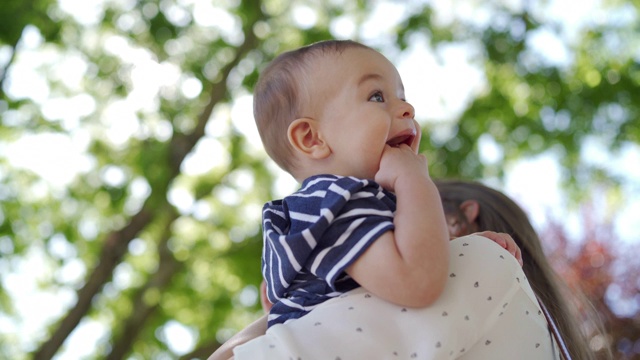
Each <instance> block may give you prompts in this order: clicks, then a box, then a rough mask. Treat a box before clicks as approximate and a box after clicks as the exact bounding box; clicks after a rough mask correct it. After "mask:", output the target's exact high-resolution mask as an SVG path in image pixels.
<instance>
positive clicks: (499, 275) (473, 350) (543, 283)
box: [210, 181, 595, 359]
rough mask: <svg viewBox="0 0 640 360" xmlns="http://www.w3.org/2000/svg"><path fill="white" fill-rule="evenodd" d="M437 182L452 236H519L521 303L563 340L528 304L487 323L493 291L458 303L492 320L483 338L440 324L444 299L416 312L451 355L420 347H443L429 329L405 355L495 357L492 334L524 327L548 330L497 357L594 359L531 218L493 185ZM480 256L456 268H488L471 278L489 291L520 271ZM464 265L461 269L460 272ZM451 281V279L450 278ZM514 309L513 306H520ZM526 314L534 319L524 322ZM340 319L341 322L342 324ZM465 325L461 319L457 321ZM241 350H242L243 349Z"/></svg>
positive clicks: (245, 334) (260, 329) (260, 325)
mask: <svg viewBox="0 0 640 360" xmlns="http://www.w3.org/2000/svg"><path fill="white" fill-rule="evenodd" d="M437 186H438V189H439V191H440V195H441V198H442V202H443V207H444V210H445V214H446V216H447V222H448V224H449V230H450V233H451V235H452V237H458V236H463V235H467V234H471V233H474V232H477V231H484V230H489V229H490V230H492V231H496V232H502V233H506V234H509V235H511V236H512V237H513V239H514V240H515V241H516V243H517V244H518V246H519V247H520V249H521V251H522V259H523V260H524V269H523V270H524V273H525V274H526V277H527V278H528V280H529V283H530V284H531V288H533V290H534V292H535V295H533V292H527V291H526V289H525V291H520V295H521V299H520V301H521V302H524V303H527V304H525V305H526V306H531V305H532V303H533V302H535V301H536V300H535V296H537V298H538V300H539V301H540V303H541V304H543V305H542V306H541V307H540V308H539V309H545V308H546V309H548V310H549V313H550V316H551V318H552V319H554V320H555V321H553V320H552V321H551V323H555V324H557V328H558V330H559V331H558V333H559V334H561V339H563V340H564V341H563V340H560V341H558V342H556V341H554V340H553V338H552V337H551V335H552V334H551V332H548V333H547V332H546V325H547V323H546V322H545V321H544V317H542V316H541V315H540V314H539V310H538V311H536V310H535V309H534V308H527V307H526V306H525V307H522V308H521V309H524V310H522V311H510V312H506V311H505V313H506V314H507V315H508V316H502V311H501V312H500V313H498V314H497V316H498V317H495V319H498V318H499V319H500V320H499V322H495V321H494V320H489V318H490V316H489V315H488V314H487V313H489V312H492V311H494V312H495V310H494V309H495V308H487V310H483V309H484V308H482V306H484V305H486V304H490V303H491V301H487V300H489V299H491V296H489V297H486V296H485V297H486V299H484V300H485V301H484V302H482V303H481V302H480V301H478V300H470V302H469V303H466V304H465V305H460V306H459V307H469V306H470V304H471V307H473V308H474V310H477V311H479V312H477V313H474V314H473V315H472V316H471V319H477V318H479V317H482V316H485V315H486V316H485V317H486V319H484V318H483V320H481V321H480V323H479V324H481V325H482V324H487V323H489V322H491V321H493V322H491V323H492V324H494V323H495V324H498V325H495V326H494V325H492V326H491V327H492V329H491V330H482V332H483V333H482V334H480V335H478V334H477V332H478V331H479V330H478V331H475V332H474V331H471V332H469V333H465V332H464V331H467V330H468V326H467V327H465V328H464V329H463V330H461V329H462V328H461V327H460V326H459V325H455V324H454V325H452V323H451V322H450V321H448V322H445V323H438V321H440V320H442V319H445V314H447V311H442V310H441V308H439V307H438V306H446V305H442V304H441V305H436V306H434V307H430V309H431V310H430V311H431V312H432V313H433V314H436V313H437V315H438V317H433V318H429V317H428V316H429V315H428V314H427V315H424V314H423V315H421V316H427V317H422V318H420V319H421V322H422V323H429V324H431V328H430V330H431V331H436V332H437V334H436V335H437V336H440V337H445V338H446V339H447V340H454V341H453V342H454V343H455V344H454V345H451V346H452V349H453V347H455V346H457V348H456V350H455V352H456V353H455V354H454V353H453V350H451V351H449V350H447V351H446V352H442V351H440V353H435V352H433V353H429V354H427V355H425V351H436V350H437V348H441V347H443V346H444V345H443V344H444V343H445V342H444V341H443V342H442V343H441V342H440V341H432V340H431V339H429V338H430V337H431V336H432V333H429V336H425V337H423V338H424V339H426V340H424V342H425V343H429V342H431V344H430V345H432V346H431V348H421V349H420V351H416V352H415V353H410V354H409V355H415V356H416V357H418V355H423V356H427V357H428V358H436V357H438V356H443V358H445V356H446V358H470V359H478V358H494V357H495V353H490V352H489V353H488V352H487V351H490V350H491V349H492V348H493V349H496V348H498V342H497V341H495V340H494V341H493V343H492V340H493V339H494V338H503V339H504V338H505V337H507V336H515V339H517V336H516V335H515V332H517V331H518V330H520V331H523V334H527V335H525V336H527V337H531V338H533V337H535V335H533V334H534V333H537V334H538V336H540V334H543V335H544V333H546V338H545V339H543V340H532V341H531V342H532V344H533V343H535V344H534V345H533V348H532V349H529V350H527V348H526V346H529V345H528V344H525V343H523V344H524V345H521V344H520V343H519V342H517V341H519V340H511V342H512V343H513V344H512V345H513V346H511V348H508V349H507V348H503V349H501V350H499V353H500V355H501V356H505V358H509V357H507V356H506V355H505V354H507V353H508V352H509V351H511V352H512V353H513V354H514V355H511V356H512V358H524V356H525V355H529V356H531V357H532V358H536V357H535V355H532V354H534V348H538V347H542V348H545V349H547V350H545V351H546V352H545V357H547V358H561V357H560V355H559V354H560V352H561V350H562V347H563V346H562V344H565V346H566V349H567V353H568V354H566V355H565V356H563V357H565V358H566V357H568V356H569V357H571V358H573V359H594V358H595V356H594V354H593V353H592V352H591V351H590V350H589V347H588V345H587V342H586V340H585V338H584V337H583V336H582V335H581V334H580V333H579V331H578V329H579V327H578V326H577V324H575V320H573V319H572V318H571V317H570V315H569V314H570V313H569V311H568V310H567V309H568V307H567V305H566V303H565V301H564V299H563V298H562V296H561V294H560V291H559V288H558V285H557V284H558V282H557V280H556V279H555V275H554V273H553V271H552V269H551V267H550V266H549V263H548V262H547V260H546V258H545V256H544V253H543V251H542V247H541V244H540V241H539V238H538V236H537V235H536V233H535V231H534V230H533V228H532V226H531V224H530V222H529V220H528V219H527V217H526V215H525V213H524V212H523V211H522V209H521V208H520V207H518V206H517V205H516V204H515V203H514V202H513V201H512V200H510V199H509V198H508V197H506V196H505V195H503V194H502V193H500V192H498V191H495V190H493V189H490V188H488V187H486V186H484V185H481V184H479V183H475V182H465V181H441V182H438V183H437ZM465 239H467V238H465ZM480 239H481V238H480ZM472 241H478V243H481V242H482V241H481V240H479V239H478V240H474V238H468V240H466V241H454V242H456V244H454V242H452V246H458V249H460V250H461V251H462V249H463V248H464V246H465V245H476V243H471V242H472ZM470 243H471V244H470ZM494 250H495V249H494ZM474 254H475V251H474V252H471V253H467V254H466V255H467V258H468V259H471V258H472V256H470V255H474ZM478 259H479V260H478V261H484V263H480V264H478V263H476V264H475V265H457V266H458V269H460V268H462V269H460V270H465V271H467V272H469V273H474V272H477V271H476V270H482V271H484V272H488V273H489V274H494V275H492V276H491V278H492V279H491V280H492V281H493V282H494V284H487V282H488V280H487V279H484V280H482V281H480V282H479V284H478V282H476V283H477V285H478V287H485V286H487V285H488V287H490V288H492V289H493V288H497V289H500V288H501V287H502V285H504V284H505V283H506V282H507V281H509V280H508V278H510V277H509V276H507V277H506V278H505V277H504V276H503V275H505V273H508V275H511V274H512V273H513V274H517V273H518V271H520V269H519V266H517V265H513V263H515V262H512V263H511V264H510V266H511V267H508V268H495V269H494V270H488V269H489V268H490V267H491V266H493V265H494V264H496V265H498V266H502V265H499V263H495V261H493V260H482V258H481V257H480V258H478ZM492 259H493V258H492ZM452 260H454V261H455V260H457V259H452ZM455 266H456V265H454V267H455ZM465 267H466V269H464V268H465ZM456 271H457V270H456ZM482 271H480V272H482ZM461 272H462V271H461ZM452 275H455V271H454V272H452ZM460 279H461V277H460V272H458V278H457V280H460ZM450 282H451V283H455V281H454V280H452V281H450ZM518 282H520V279H519V278H518ZM523 282H525V283H526V280H525V279H524V277H523ZM527 287H528V285H527ZM505 288H508V287H505ZM456 291H458V292H456ZM474 291H475V290H467V289H466V288H464V289H458V290H455V289H454V291H453V292H452V294H455V295H445V299H443V302H444V303H445V304H447V303H449V302H451V301H450V299H463V300H466V299H467V298H469V297H470V296H471V294H474ZM492 291H493V290H492ZM527 294H528V295H529V296H528V298H527V296H526V295H527ZM354 295H363V294H361V293H358V292H356V293H355V294H354ZM364 295H366V294H364ZM447 296H448V297H447ZM473 296H475V295H473ZM499 296H502V295H499ZM448 299H449V300H448ZM340 301H343V300H337V301H336V302H335V304H332V305H333V306H334V308H335V307H336V306H338V307H340V306H342V305H344V304H343V303H340ZM360 301H361V300H360ZM505 303H506V302H505ZM512 303H513V302H512ZM367 304H368V303H367ZM358 305H363V303H358ZM503 305H504V304H503ZM536 305H537V304H536ZM267 306H268V304H267ZM367 306H368V305H367ZM342 308H344V307H342ZM511 308H514V307H513V306H511V307H510V309H511ZM515 308H516V309H518V307H517V306H516V307H515ZM375 309H377V310H376V311H384V309H386V308H385V307H384V306H383V307H379V308H375ZM536 309H538V308H536ZM314 311H315V310H314ZM326 311H329V310H326ZM331 311H333V312H334V313H335V312H336V311H334V310H331ZM331 311H329V314H331ZM426 312H428V311H427V310H425V311H423V313H426ZM312 314H313V312H312ZM433 314H431V315H433ZM525 314H526V315H525ZM346 315H349V316H350V313H349V312H348V311H346V312H344V314H341V315H339V316H346ZM447 315H448V314H447ZM534 315H535V316H534ZM315 316H316V320H317V319H325V318H326V314H325V315H323V314H322V313H321V312H317V313H316V314H315ZM530 316H531V317H530ZM382 317H383V316H380V318H382ZM508 317H510V318H508ZM449 318H452V317H449ZM507 318H508V319H507ZM530 318H531V319H533V320H535V321H529V319H530ZM425 319H428V320H425ZM492 319H493V318H492ZM311 320H313V319H312V318H311V319H309V321H311ZM349 321H358V320H349ZM316 322H317V323H319V322H320V321H316ZM343 323H345V322H344V321H343ZM347 323H348V322H347ZM462 323H463V324H464V321H462ZM505 324H506V325H505ZM294 325H295V323H294ZM299 325H300V324H299ZM385 325H386V326H385V327H386V328H387V329H392V330H393V331H391V333H393V334H395V333H398V329H399V330H401V331H404V330H405V329H404V328H401V327H402V326H403V325H398V326H399V327H400V328H398V327H394V326H395V325H394V324H392V323H387V324H385ZM300 326H302V328H299V330H296V331H292V334H294V335H295V334H301V335H300V337H299V339H295V340H296V341H298V342H301V341H305V339H307V338H309V337H310V334H308V333H306V332H308V330H309V329H308V328H304V323H302V324H301V325H300ZM479 326H480V325H479ZM482 326H483V325H482ZM526 326H531V328H530V329H527V330H525V328H526ZM265 330H266V322H265V320H264V319H260V320H258V321H256V322H254V323H253V324H252V325H250V326H249V327H247V328H246V329H245V330H243V331H241V332H240V333H239V334H238V335H236V336H235V337H234V338H232V339H231V340H230V341H229V342H227V343H225V345H223V346H222V347H221V348H220V349H218V351H216V353H214V355H212V357H211V358H210V359H225V358H228V357H230V356H231V349H233V348H234V347H235V346H237V345H240V344H242V343H244V342H246V341H248V340H251V339H252V338H254V337H256V336H259V335H262V334H264V332H265ZM476 330H477V329H476ZM401 331H400V332H401ZM420 331H421V332H420V334H422V335H421V336H424V334H426V332H425V331H429V329H427V330H425V329H422V328H421V329H420ZM393 334H391V337H392V336H393ZM530 334H531V335H530ZM289 335H290V334H289ZM289 335H286V336H289ZM334 335H335V332H334ZM436 335H433V336H436ZM476 335H477V338H474V339H473V340H469V341H467V342H466V343H465V342H464V341H465V339H466V338H467V337H473V336H476ZM286 336H285V337H286ZM402 337H404V335H403V336H401V338H402ZM261 339H266V337H261ZM379 340H380V336H372V337H371V343H370V344H369V346H376V345H379V343H380V341H379ZM528 340H529V339H527V341H528ZM327 341H334V339H329V340H327ZM349 341H352V340H351V339H350V340H349ZM256 342H257V341H254V342H252V343H256ZM320 342H322V339H320ZM451 342H452V341H449V343H451ZM558 344H560V345H558ZM492 345H493V346H492ZM507 345H508V344H507ZM305 346H306V345H305ZM385 346H387V345H384V346H382V349H384V347H385ZM520 346H521V347H522V348H521V349H519V348H518V347H520ZM245 348H246V347H245ZM239 349H243V348H242V347H241V348H239ZM487 349H489V350H487ZM438 350H439V349H438ZM518 351H520V352H521V353H518ZM447 355H448V356H447ZM567 355H568V356H567ZM420 358H422V356H420Z"/></svg>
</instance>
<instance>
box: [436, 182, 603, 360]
mask: <svg viewBox="0 0 640 360" xmlns="http://www.w3.org/2000/svg"><path fill="white" fill-rule="evenodd" d="M436 186H437V187H438V190H439V192H440V197H441V198H442V203H443V207H444V209H445V213H447V214H449V216H452V215H453V216H457V217H458V219H457V221H461V222H465V221H466V218H464V216H461V213H460V212H459V211H460V210H459V209H460V205H461V204H462V203H463V202H464V201H466V200H475V201H476V202H477V203H478V205H479V212H478V216H477V218H476V220H475V222H474V223H473V224H463V226H462V227H463V228H467V229H469V232H475V231H485V230H491V231H495V232H503V233H507V234H509V235H511V237H512V238H513V239H514V240H515V242H516V243H517V244H518V246H519V247H520V250H521V251H522V260H523V262H524V266H523V271H524V273H525V274H526V276H527V278H528V279H529V282H530V284H531V287H532V288H533V291H534V292H535V293H536V294H537V295H538V298H539V299H540V300H541V301H542V302H543V303H544V304H545V306H546V307H547V309H548V310H549V312H550V313H551V316H552V317H553V319H554V320H555V321H556V323H557V325H558V328H559V330H560V333H561V334H562V338H563V339H564V340H565V342H566V345H567V348H568V350H569V352H570V354H571V355H572V357H573V358H574V359H581V360H582V359H595V358H596V356H595V354H594V352H593V351H591V350H590V348H589V344H588V342H587V340H586V337H585V336H584V335H583V334H582V332H581V331H580V328H581V327H580V325H579V324H578V322H577V321H576V317H575V316H572V314H573V313H572V312H571V311H569V306H568V304H567V301H566V299H565V298H564V297H563V295H562V291H561V289H562V288H561V285H563V282H562V281H561V280H560V279H558V276H557V275H556V273H555V272H554V271H553V269H552V268H551V265H550V264H549V262H548V261H547V258H546V255H545V253H544V251H543V249H542V244H541V242H540V238H539V237H538V235H537V233H536V232H535V230H534V229H533V226H532V225H531V222H530V221H529V219H528V217H527V215H526V214H525V212H524V211H523V210H522V208H520V206H518V205H517V204H516V203H515V202H514V201H513V200H511V199H510V198H509V197H507V196H506V195H504V194H503V193H501V192H499V191H497V190H494V189H491V188H489V187H487V186H484V185H482V184H480V183H477V182H472V181H462V180H441V181H436Z"/></svg>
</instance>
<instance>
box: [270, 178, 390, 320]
mask: <svg viewBox="0 0 640 360" xmlns="http://www.w3.org/2000/svg"><path fill="white" fill-rule="evenodd" d="M395 201H396V198H395V195H393V194H392V193H390V192H388V191H386V190H384V189H383V188H382V187H381V186H380V185H379V184H377V183H375V182H374V181H372V180H362V179H357V178H353V177H342V176H336V175H316V176H312V177H310V178H308V179H306V180H305V181H304V182H303V184H302V187H301V189H300V190H298V191H297V192H295V193H294V194H292V195H290V196H287V197H285V198H284V199H282V200H275V201H271V202H269V203H267V204H265V206H264V208H263V211H262V215H263V217H262V225H263V240H264V247H263V252H262V274H263V276H264V278H265V280H266V283H267V297H268V298H269V300H270V301H271V302H272V303H274V306H273V308H272V309H271V312H270V314H269V321H268V323H269V326H271V325H274V324H278V323H284V322H285V321H287V320H290V319H296V318H299V317H301V316H304V315H305V314H306V313H308V312H309V311H311V310H312V309H313V308H314V307H315V306H317V305H318V304H320V303H322V302H324V301H326V300H328V299H330V298H332V297H335V296H338V295H340V294H342V293H344V292H347V291H349V290H352V289H355V288H357V287H358V286H359V285H358V283H356V282H355V280H353V279H352V278H351V277H349V276H348V275H347V274H346V273H345V271H344V270H345V269H346V268H347V267H349V265H351V264H352V263H353V262H354V261H355V260H356V259H357V258H358V257H359V256H360V255H361V254H362V253H363V252H364V251H365V250H366V249H367V248H368V247H369V245H371V244H372V243H373V242H374V241H375V240H376V239H377V238H378V237H380V235H382V234H383V233H385V232H386V231H389V230H393V229H394V226H393V215H394V213H395V211H396V203H395Z"/></svg>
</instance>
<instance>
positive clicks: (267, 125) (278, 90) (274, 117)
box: [253, 40, 370, 173]
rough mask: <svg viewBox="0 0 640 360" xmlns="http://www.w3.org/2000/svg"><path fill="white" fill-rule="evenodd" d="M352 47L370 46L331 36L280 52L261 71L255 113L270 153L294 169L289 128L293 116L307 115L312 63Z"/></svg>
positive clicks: (255, 99)
mask: <svg viewBox="0 0 640 360" xmlns="http://www.w3.org/2000/svg"><path fill="white" fill-rule="evenodd" d="M350 48H363V49H370V48H369V47H367V46H365V45H363V44H360V43H357V42H355V41H350V40H327V41H321V42H317V43H314V44H311V45H308V46H304V47H301V48H299V49H296V50H292V51H288V52H285V53H282V54H280V55H279V56H278V57H277V58H275V59H274V60H273V61H272V62H271V63H270V64H269V65H268V66H267V67H266V68H265V69H264V70H263V71H262V73H261V74H260V78H259V79H258V82H257V84H256V86H255V90H254V95H253V116H254V118H255V120H256V125H257V126H258V132H259V133H260V138H261V139H262V143H263V144H264V148H265V150H266V151H267V154H269V156H270V157H271V158H272V159H273V160H274V161H275V162H276V163H277V164H278V166H280V167H281V168H282V169H284V170H285V171H287V172H289V173H291V171H292V169H293V168H294V166H295V164H294V162H293V148H292V146H291V144H289V141H288V139H287V129H288V128H289V125H290V124H291V122H293V120H295V119H297V118H300V117H303V116H305V114H303V113H302V112H303V111H304V110H305V106H307V105H308V102H309V94H308V86H309V83H308V81H309V80H308V74H309V71H312V69H311V68H310V65H311V63H312V61H313V60H314V59H317V58H318V56H321V55H327V54H329V55H332V54H339V53H341V52H343V51H345V50H347V49H350Z"/></svg>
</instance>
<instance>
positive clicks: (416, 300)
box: [347, 145, 449, 307]
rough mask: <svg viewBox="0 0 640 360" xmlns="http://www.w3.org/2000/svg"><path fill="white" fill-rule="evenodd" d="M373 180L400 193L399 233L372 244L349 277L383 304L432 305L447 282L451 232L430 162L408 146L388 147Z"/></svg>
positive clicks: (353, 266)
mask: <svg viewBox="0 0 640 360" xmlns="http://www.w3.org/2000/svg"><path fill="white" fill-rule="evenodd" d="M375 180H376V181H377V182H378V183H379V184H380V185H382V186H383V187H384V188H385V189H387V190H389V191H392V192H394V193H395V195H396V198H397V209H396V214H395V217H394V220H393V222H394V225H395V230H394V231H388V232H386V233H385V234H383V235H382V236H381V237H380V238H379V239H377V240H376V241H375V242H374V243H372V244H371V245H370V246H369V248H368V249H367V250H366V251H365V252H364V253H363V254H362V255H361V256H360V257H359V258H358V259H357V260H356V261H355V262H354V263H353V264H352V265H351V266H349V267H348V268H347V273H348V274H349V275H350V276H351V277H352V278H354V279H355V280H356V281H357V282H358V283H359V284H360V285H361V286H363V287H364V288H365V289H367V290H369V291H371V292H372V293H373V294H375V295H376V296H378V297H380V298H382V299H384V300H387V301H389V302H392V303H395V304H398V305H401V306H409V307H424V306H428V305H430V304H431V303H433V302H434V301H435V300H436V299H437V298H438V297H439V295H440V293H441V292H442V289H443V288H444V285H445V283H446V279H447V276H448V264H449V263H448V259H449V256H448V249H449V247H448V242H449V233H448V230H447V224H446V222H445V218H444V213H443V210H442V205H441V204H442V203H441V201H440V195H439V193H438V190H437V189H436V187H435V185H434V183H433V181H432V180H431V177H430V176H429V170H428V167H427V161H426V158H425V157H424V156H423V155H418V154H416V153H415V151H414V150H412V149H411V148H410V147H409V146H407V145H401V146H400V147H389V146H387V148H386V149H385V152H384V153H383V156H382V160H381V162H380V170H379V171H378V174H377V175H376V179H375Z"/></svg>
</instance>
